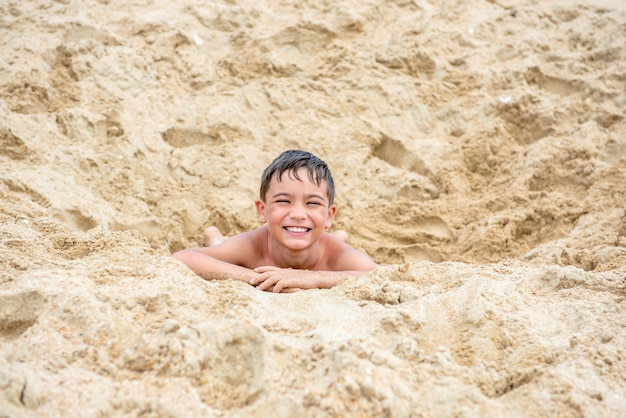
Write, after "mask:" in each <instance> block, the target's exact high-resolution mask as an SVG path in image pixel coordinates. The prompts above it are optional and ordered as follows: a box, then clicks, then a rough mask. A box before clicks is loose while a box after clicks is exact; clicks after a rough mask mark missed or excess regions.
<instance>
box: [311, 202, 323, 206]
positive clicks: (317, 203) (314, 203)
mask: <svg viewBox="0 0 626 418" xmlns="http://www.w3.org/2000/svg"><path fill="white" fill-rule="evenodd" d="M308 204H309V205H321V203H320V202H309V203H308Z"/></svg>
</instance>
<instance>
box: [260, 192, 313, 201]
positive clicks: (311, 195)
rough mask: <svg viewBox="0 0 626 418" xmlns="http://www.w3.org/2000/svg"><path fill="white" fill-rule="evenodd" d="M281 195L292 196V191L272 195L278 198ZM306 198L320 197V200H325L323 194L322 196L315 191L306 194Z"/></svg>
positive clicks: (273, 197)
mask: <svg viewBox="0 0 626 418" xmlns="http://www.w3.org/2000/svg"><path fill="white" fill-rule="evenodd" d="M280 196H285V197H291V196H292V195H291V194H290V193H285V192H282V193H276V194H275V195H273V196H272V199H276V198H277V197H280ZM306 198H307V199H311V198H317V199H320V200H325V199H324V197H323V196H320V195H318V194H315V193H312V194H308V195H306Z"/></svg>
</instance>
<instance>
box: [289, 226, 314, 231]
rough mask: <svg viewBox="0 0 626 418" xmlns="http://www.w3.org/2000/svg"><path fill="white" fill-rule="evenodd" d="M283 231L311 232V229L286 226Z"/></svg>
mask: <svg viewBox="0 0 626 418" xmlns="http://www.w3.org/2000/svg"><path fill="white" fill-rule="evenodd" d="M283 229H285V230H287V231H289V232H309V231H310V230H311V228H303V227H300V226H284V227H283Z"/></svg>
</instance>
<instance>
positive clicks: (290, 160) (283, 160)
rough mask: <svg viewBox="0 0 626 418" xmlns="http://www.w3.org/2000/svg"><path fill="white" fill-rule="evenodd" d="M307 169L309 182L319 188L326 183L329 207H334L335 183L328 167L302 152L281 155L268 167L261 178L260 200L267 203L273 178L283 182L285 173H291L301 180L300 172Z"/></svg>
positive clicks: (289, 151)
mask: <svg viewBox="0 0 626 418" xmlns="http://www.w3.org/2000/svg"><path fill="white" fill-rule="evenodd" d="M301 168H305V169H306V170H307V173H308V177H309V181H310V182H311V183H315V184H316V185H317V186H318V187H319V186H320V185H321V184H322V183H323V182H326V192H327V194H328V206H332V204H333V200H334V198H335V183H334V182H333V176H332V175H331V174H330V169H329V168H328V165H326V163H325V162H324V161H322V160H321V159H319V158H318V157H316V156H315V155H313V154H311V153H309V152H306V151H300V150H288V151H285V152H283V153H282V154H280V155H279V156H278V157H276V159H275V160H274V161H272V163H271V164H270V165H269V166H267V168H266V169H265V170H264V171H263V175H262V176H261V190H260V198H261V200H262V201H263V202H265V195H266V194H267V190H268V189H269V188H270V183H271V181H272V179H273V178H275V179H276V181H281V179H282V176H283V174H284V173H285V172H289V174H290V175H293V176H294V178H296V179H298V180H300V177H299V176H298V170H300V169H301Z"/></svg>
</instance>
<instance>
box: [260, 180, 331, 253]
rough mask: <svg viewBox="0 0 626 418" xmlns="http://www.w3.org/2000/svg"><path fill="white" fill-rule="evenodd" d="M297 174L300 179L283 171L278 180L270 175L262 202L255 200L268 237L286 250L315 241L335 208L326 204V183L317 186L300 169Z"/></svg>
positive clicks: (328, 224)
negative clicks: (265, 225)
mask: <svg viewBox="0 0 626 418" xmlns="http://www.w3.org/2000/svg"><path fill="white" fill-rule="evenodd" d="M298 177H300V180H297V179H296V178H295V177H294V176H293V174H292V173H291V172H285V173H283V174H282V177H281V180H280V181H278V180H277V179H276V177H274V178H272V181H271V182H270V186H269V188H268V190H267V193H266V195H265V202H263V201H262V200H260V199H257V200H256V202H255V204H256V208H257V212H258V213H259V219H260V220H261V222H263V223H265V222H267V223H268V228H269V233H270V235H271V237H272V238H273V239H274V240H277V241H278V243H280V244H281V245H282V246H283V247H286V248H288V249H290V250H304V249H307V248H309V247H311V246H312V245H313V244H316V243H317V242H318V241H319V239H320V237H321V236H322V234H323V233H324V231H325V230H326V229H328V228H330V226H331V223H332V219H333V216H334V215H335V211H336V210H337V208H336V207H335V205H332V206H329V205H328V203H329V202H328V193H327V185H326V182H322V183H321V184H320V185H319V186H318V185H316V184H315V183H312V182H311V181H310V180H309V176H308V173H307V170H306V169H304V168H302V169H300V170H299V171H298Z"/></svg>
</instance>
